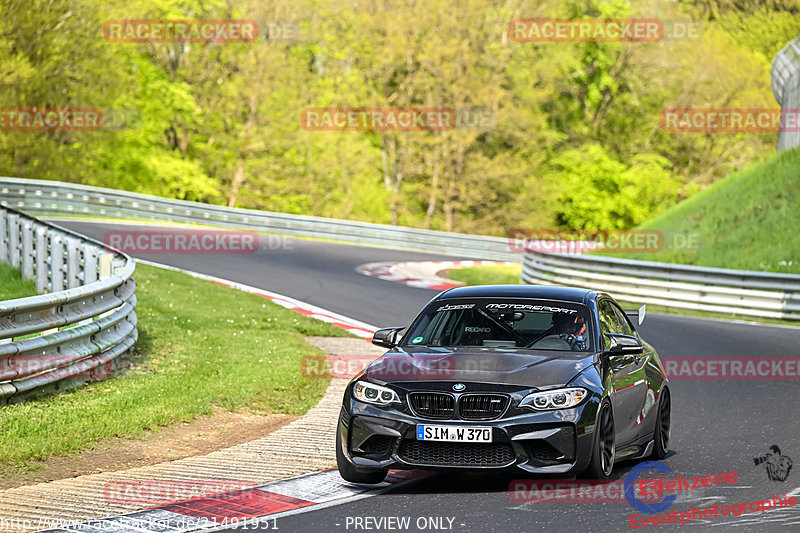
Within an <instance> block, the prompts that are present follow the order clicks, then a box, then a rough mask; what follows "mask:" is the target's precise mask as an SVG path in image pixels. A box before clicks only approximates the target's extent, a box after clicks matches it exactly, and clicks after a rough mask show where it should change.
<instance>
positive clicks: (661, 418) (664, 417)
mask: <svg viewBox="0 0 800 533" xmlns="http://www.w3.org/2000/svg"><path fill="white" fill-rule="evenodd" d="M671 403H672V402H671V400H670V397H669V389H667V388H664V390H662V391H661V397H660V398H659V399H658V419H656V427H655V429H654V430H653V441H654V442H655V445H654V446H653V458H654V459H663V458H664V456H666V455H667V451H668V450H669V426H670V416H671V409H672V405H671Z"/></svg>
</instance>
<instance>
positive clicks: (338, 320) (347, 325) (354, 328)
mask: <svg viewBox="0 0 800 533" xmlns="http://www.w3.org/2000/svg"><path fill="white" fill-rule="evenodd" d="M136 262H137V263H142V264H143V265H150V266H154V267H158V268H164V269H166V270H172V271H175V272H182V273H184V274H188V275H190V276H192V277H193V278H198V279H204V280H208V281H213V282H215V283H219V284H220V285H225V286H226V287H231V288H232V289H237V290H240V291H244V292H247V293H250V294H256V295H258V296H263V297H264V298H267V299H269V300H271V301H272V302H274V303H276V304H278V305H280V306H281V307H285V308H286V309H290V310H292V311H295V312H297V313H300V314H301V315H305V316H308V317H311V318H316V319H317V320H322V321H323V322H327V323H329V324H331V325H333V326H336V327H338V328H341V329H343V330H345V331H348V332H350V333H352V334H353V335H356V336H358V337H363V338H370V339H371V338H372V335H373V334H374V333H375V332H376V331H377V330H378V328H377V327H375V326H371V325H370V324H365V323H364V322H361V321H359V320H356V319H354V318H350V317H346V316H344V315H340V314H338V313H334V312H333V311H328V310H327V309H323V308H321V307H317V306H316V305H312V304H310V303H307V302H303V301H301V300H296V299H294V298H291V297H289V296H284V295H282V294H278V293H276V292H271V291H266V290H264V289H259V288H258V287H251V286H250V285H245V284H243V283H238V282H236V281H231V280H228V279H223V278H218V277H216V276H209V275H207V274H200V273H198V272H192V271H191V270H184V269H182V268H177V267H173V266H170V265H162V264H161V263H154V262H152V261H145V260H142V259H137V260H136Z"/></svg>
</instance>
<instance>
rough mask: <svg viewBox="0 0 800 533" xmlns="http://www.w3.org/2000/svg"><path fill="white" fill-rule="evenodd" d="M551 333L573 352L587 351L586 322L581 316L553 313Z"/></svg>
mask: <svg viewBox="0 0 800 533" xmlns="http://www.w3.org/2000/svg"><path fill="white" fill-rule="evenodd" d="M553 331H554V332H555V334H556V335H558V338H559V339H562V340H565V341H567V342H568V343H569V346H570V348H572V350H573V351H584V350H587V349H588V347H587V342H586V321H585V320H584V319H583V317H582V316H580V315H578V314H576V315H575V316H572V315H568V314H566V313H553Z"/></svg>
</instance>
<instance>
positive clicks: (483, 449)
mask: <svg viewBox="0 0 800 533" xmlns="http://www.w3.org/2000/svg"><path fill="white" fill-rule="evenodd" d="M399 456H400V458H401V459H402V460H404V461H406V462H408V463H412V464H417V465H438V466H505V465H508V464H510V463H512V462H513V461H514V459H516V455H514V450H512V449H511V445H510V444H508V443H507V442H495V443H491V444H488V443H486V444H479V443H471V442H425V441H418V440H411V439H404V440H403V442H402V443H401V444H400V453H399Z"/></svg>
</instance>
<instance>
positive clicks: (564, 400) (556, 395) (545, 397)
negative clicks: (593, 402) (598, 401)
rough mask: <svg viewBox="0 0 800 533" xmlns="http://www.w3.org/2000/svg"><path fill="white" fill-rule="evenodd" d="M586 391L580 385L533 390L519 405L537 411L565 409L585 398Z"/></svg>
mask: <svg viewBox="0 0 800 533" xmlns="http://www.w3.org/2000/svg"><path fill="white" fill-rule="evenodd" d="M586 395H587V391H586V389H582V388H580V387H574V388H570V389H556V390H550V391H545V392H534V393H533V394H528V395H527V396H525V397H524V398H523V399H522V401H521V402H519V406H520V407H530V408H531V409H535V410H537V411H550V410H553V409H567V408H569V407H575V406H576V405H578V404H579V403H581V402H582V401H583V399H584V398H586Z"/></svg>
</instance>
